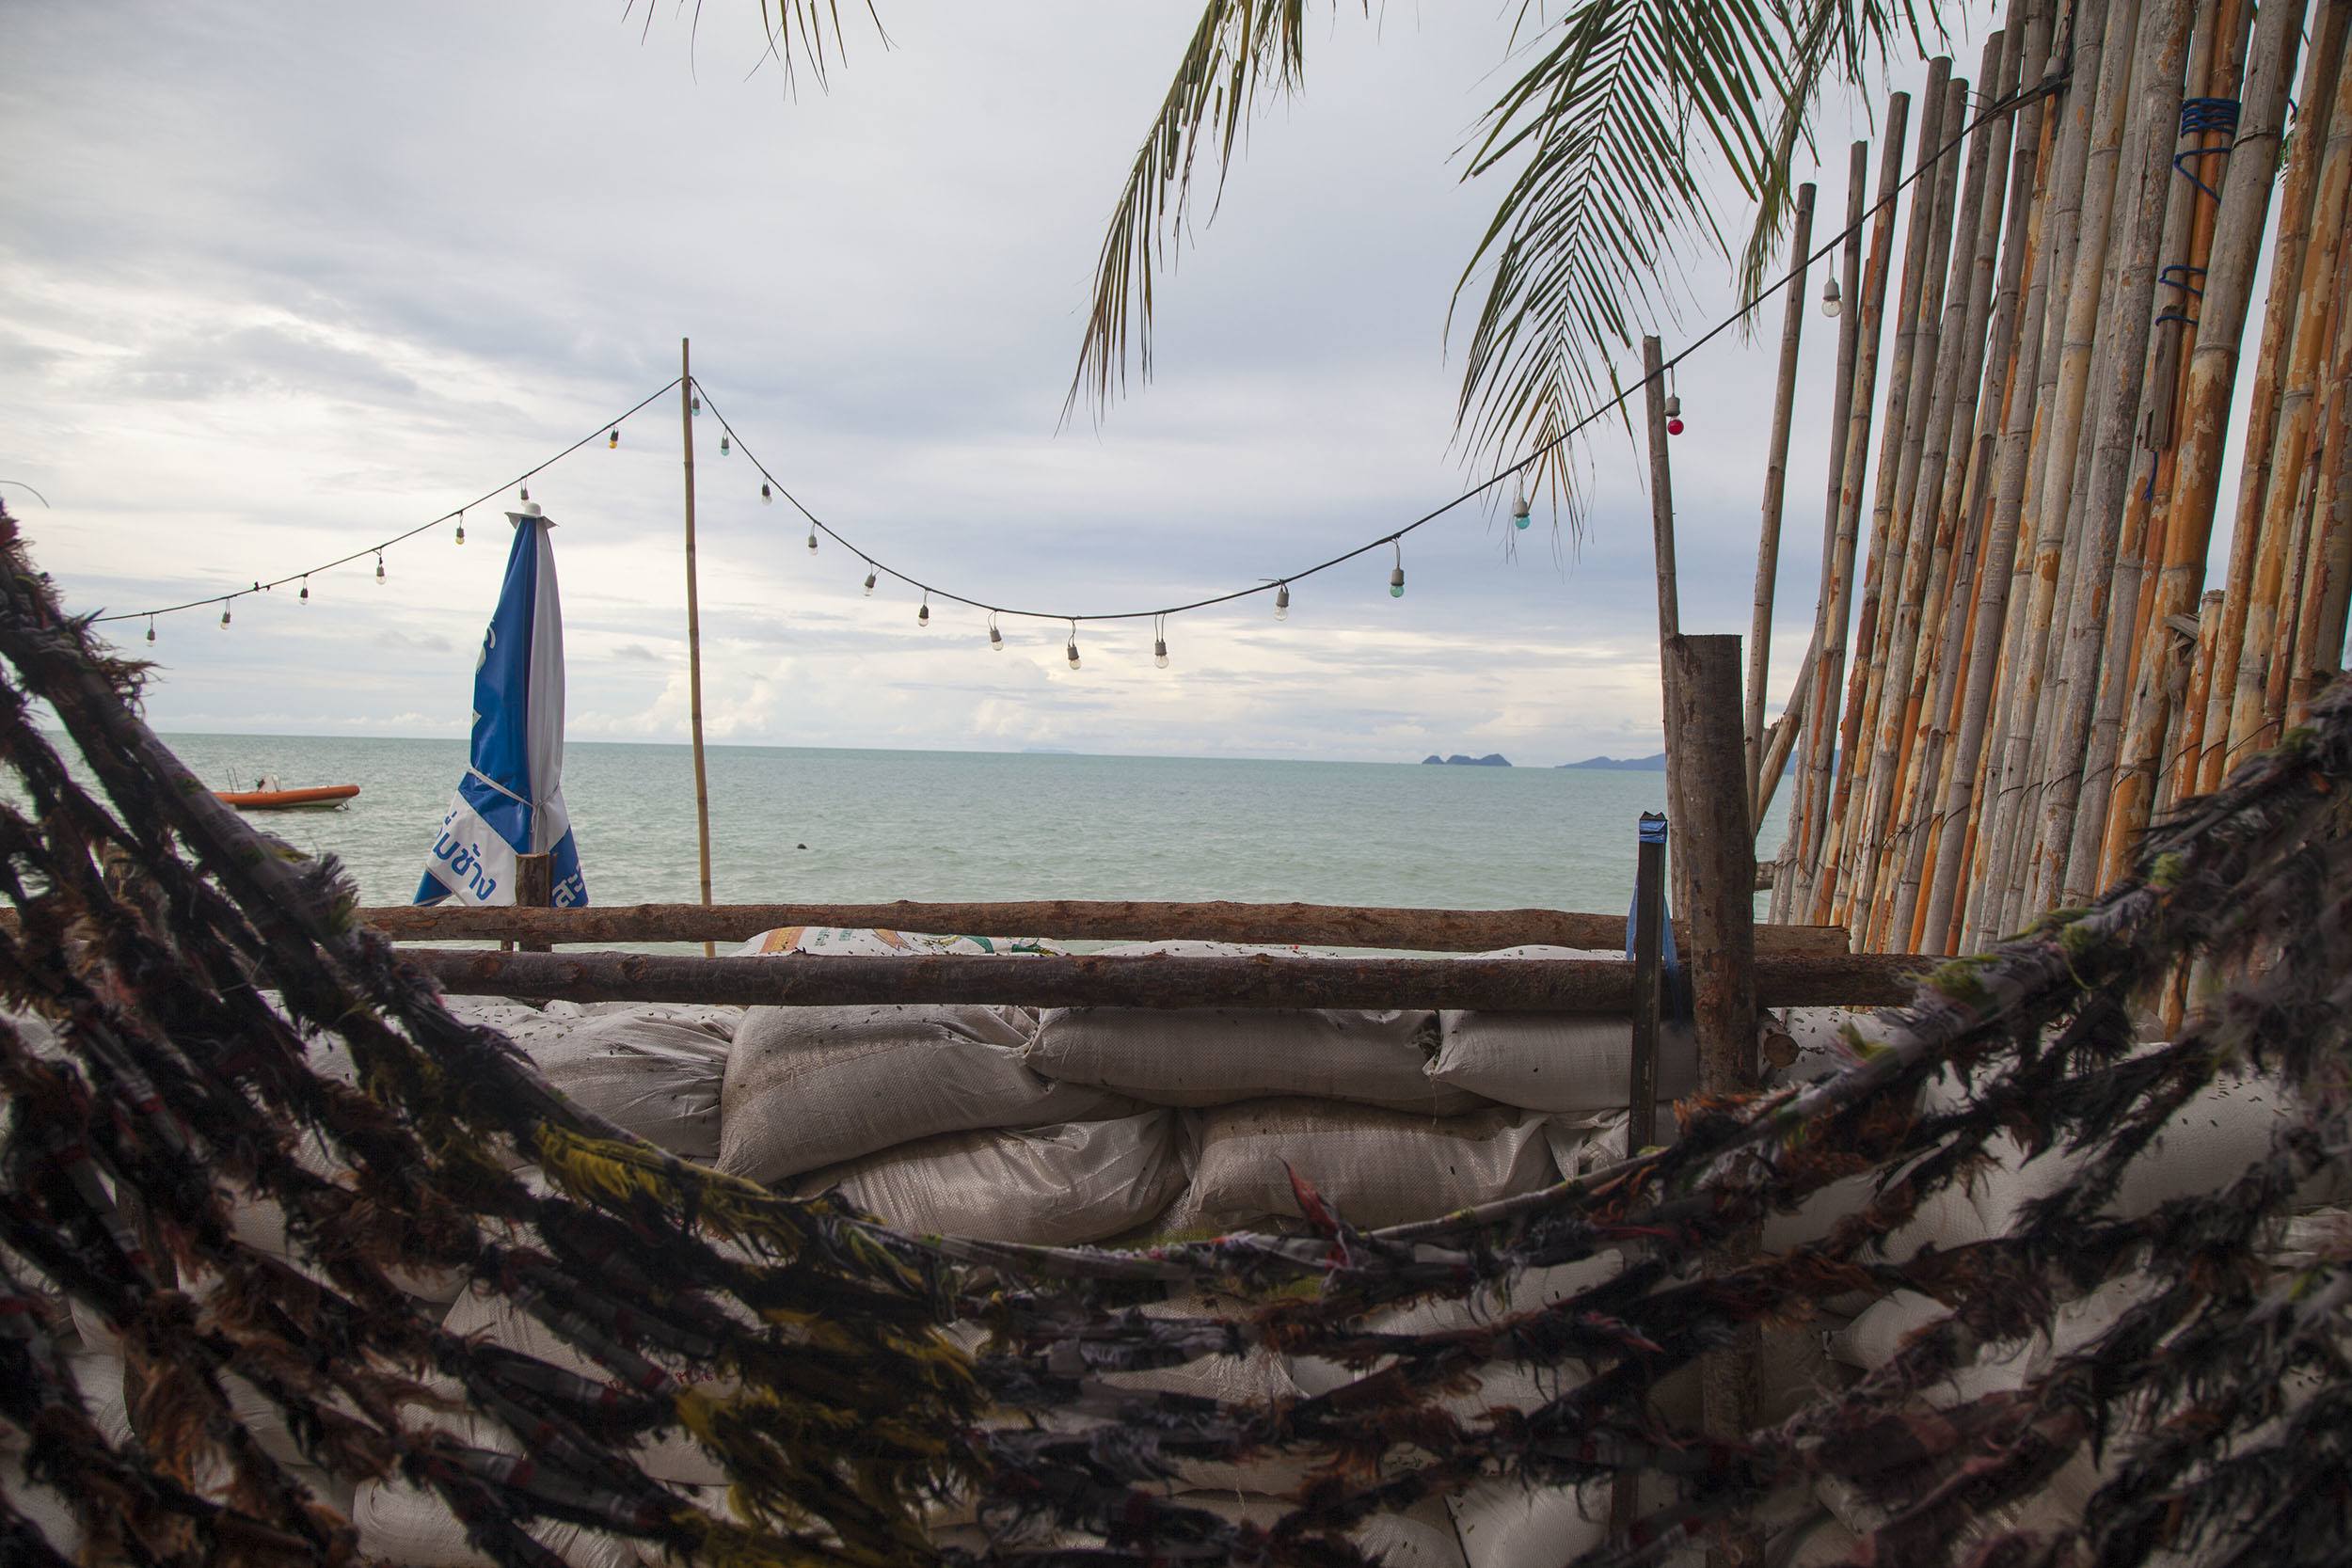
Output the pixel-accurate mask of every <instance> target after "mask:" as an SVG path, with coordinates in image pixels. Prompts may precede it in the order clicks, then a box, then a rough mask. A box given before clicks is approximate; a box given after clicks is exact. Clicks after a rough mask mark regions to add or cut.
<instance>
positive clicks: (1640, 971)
mask: <svg viewBox="0 0 2352 1568" xmlns="http://www.w3.org/2000/svg"><path fill="white" fill-rule="evenodd" d="M1666 820H1667V819H1666V818H1665V817H1663V816H1659V815H1658V813H1656V812H1654V811H1645V812H1644V813H1643V814H1642V820H1641V837H1640V841H1639V843H1638V844H1637V846H1636V847H1635V850H1634V859H1633V1064H1632V1065H1633V1072H1632V1077H1631V1080H1630V1082H1629V1084H1628V1085H1627V1087H1626V1093H1627V1100H1626V1105H1627V1110H1626V1145H1625V1148H1626V1153H1627V1154H1629V1155H1633V1154H1638V1153H1640V1152H1641V1151H1642V1150H1643V1149H1645V1148H1648V1147H1649V1146H1650V1145H1652V1144H1654V1143H1656V1142H1657V1141H1658V1025H1659V1006H1660V1003H1661V999H1662V995H1663V993H1662V990H1661V987H1662V985H1663V983H1664V980H1665V962H1664V960H1665V952H1664V947H1665V942H1664V935H1665V929H1666Z"/></svg>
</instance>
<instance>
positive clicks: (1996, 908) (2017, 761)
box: [1967, 0, 2125, 947]
mask: <svg viewBox="0 0 2352 1568" xmlns="http://www.w3.org/2000/svg"><path fill="white" fill-rule="evenodd" d="M2124 3H2125V0H2115V5H2114V6H2112V7H2111V6H2110V5H2109V4H2108V0H2085V3H2084V4H2083V5H2081V6H2080V7H2079V8H2077V9H2076V11H2075V12H2074V16H2073V17H2072V19H2071V21H2070V24H2069V32H2070V39H2069V41H2068V44H2067V47H2066V49H2065V50H2063V51H2061V50H2058V49H2057V48H2056V47H2053V50H2052V54H2053V55H2056V56H2058V57H2061V58H2067V57H2071V59H2072V61H2073V69H2072V72H2071V76H2070V81H2069V85H2068V87H2066V89H2065V94H2064V96H2063V97H2062V98H2061V99H2060V100H2059V101H2058V103H2059V107H2058V111H2057V113H2056V117H2055V118H2056V121H2057V132H2056V135H2057V146H2056V151H2055V160H2056V161H2055V166H2054V168H2053V170H2052V173H2051V176H2050V182H2049V214H2048V217H2047V219H2046V220H2045V223H2044V228H2043V234H2042V258H2043V259H2044V260H2046V261H2047V262H2048V265H2047V268H2046V273H2047V277H2048V282H2047V284H2046V286H2045V288H2044V292H2043V296H2042V307H2043V321H2042V333H2041V356H2040V364H2039V366H2038V367H2037V370H2038V373H2037V377H2036V380H2035V382H2034V396H2033V401H2032V404H2031V435H2030V439H2029V440H2028V441H2027V443H2026V447H2025V449H2024V460H2025V462H2026V472H2025V474H2024V476H2023V478H2022V481H2021V483H2022V484H2023V486H2024V488H2023V492H2022V499H2021V501H2020V507H2021V510H2020V513H2019V520H2018V548H2019V551H2020V552H2021V554H2022V555H2023V557H2024V569H2023V571H2022V573H2021V574H2019V575H2017V576H2015V577H2013V578H2012V581H2011V584H2010V599H2011V601H2012V602H2013V603H2018V602H2020V600H2021V595H2020V594H2019V592H2018V591H2019V590H2020V589H2023V590H2024V593H2023V595H2022V603H2021V610H2022V612H2021V613H2018V614H2014V615H2011V616H2010V618H2009V622H2010V628H2011V630H2010V634H2009V636H2008V639H2007V641H2006V645H2005V647H2004V649H2003V651H2002V656H2001V662H2002V666H2003V668H2004V670H2005V671H2006V675H2005V678H2004V681H2003V697H2002V702H2001V705H2000V709H1999V715H1998V719H1997V728H1996V732H1995V736H1994V742H1993V744H1994V762H1993V764H1992V766H1991V767H1989V768H1988V769H1987V772H1986V788H1987V790H1989V791H1990V792H1991V797H1990V799H1986V800H1982V802H1981V804H1980V806H1979V810H1980V811H1982V812H1984V813H1986V814H1987V815H1988V816H1989V817H1990V828H1991V831H1990V832H1979V835H1978V845H1977V855H1978V869H1977V874H1976V875H1975V877H1974V878H1973V879H1971V889H1970V894H1969V911H1970V912H1969V916H1968V920H1967V929H1968V943H1967V944H1968V945H1969V946H1972V947H1973V946H1977V945H1979V944H1981V943H1982V942H1986V941H1989V940H1990V939H1991V935H1992V933H1994V931H1996V930H2004V929H2011V928H2013V927H2010V914H2011V913H2012V912H2013V906H2014V904H2015V903H2016V901H2017V900H2016V888H2015V881H2014V879H2013V877H2012V875H2011V870H2012V865H2013V863H2014V860H2015V857H2016V846H2017V840H2018V838H2019V837H2020V836H2021V835H2020V832H2019V826H2020V824H2021V822H2022V821H2023V820H2024V819H2025V816H2026V800H2027V797H2026V786H2027V781H2028V775H2029V774H2030V773H2031V771H2032V769H2033V766H2034V762H2035V758H2034V753H2033V750H2032V740H2033V734H2034V726H2035V721H2036V719H2037V717H2038V704H2039V698H2040V695H2041V689H2042V671H2043V667H2044V662H2045V651H2046V649H2047V646H2048V639H2049V627H2050V618H2051V616H2052V614H2053V608H2052V607H2053V605H2054V604H2055V602H2056V599H2057V593H2058V576H2059V570H2060V564H2061V554H2062V548H2063V546H2064V543H2065V522H2066V517H2065V508H2064V507H2063V506H2062V505H2059V506H2053V505H2049V504H2047V502H2048V500H2049V498H2050V495H2051V486H2050V484H2049V483H2047V482H2048V478H2049V473H2050V470H2051V469H2052V468H2053V467H2057V466H2058V462H2059V459H2058V448H2059V446H2060V444H2061V443H2060V441H2059V439H2058V403H2059V400H2058V383H2059V379H2060V371H2061V360H2062V358H2063V356H2062V354H2061V352H2060V351H2061V349H2062V347H2063V345H2064V341H2065V338H2066V331H2067V321H2068V312H2069V307H2070V304H2071V300H2072V295H2073V285H2074V275H2075V265H2076V261H2077V258H2078V254H2079V252H2080V250H2081V248H2082V227H2083V206H2084V201H2085V197H2086V193H2087V191H2088V189H2089V183H2090V181H2089V168H2090V145H2091V133H2092V124H2093V119H2094V116H2095V111H2096V109H2097V105H2098V96H2099V95H2098V83H2099V78H2100V74H2101V72H2102V71H2104V69H2105V63H2106V56H2107V53H2108V50H2107V33H2108V27H2109V24H2110V22H2111V21H2112V20H2113V19H2112V17H2111V16H2110V11H2111V10H2112V9H2114V8H2117V7H2121V6H2122V4H2124ZM2064 445H2065V446H2066V449H2067V458H2066V460H2067V461H2070V462H2071V460H2072V450H2073V443H2072V440H2071V438H2070V439H2069V440H2068V441H2067V442H2065V443H2064Z"/></svg>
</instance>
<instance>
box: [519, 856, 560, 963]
mask: <svg viewBox="0 0 2352 1568" xmlns="http://www.w3.org/2000/svg"><path fill="white" fill-rule="evenodd" d="M554 902H555V857H554V856H553V855H516V857H515V907H516V909H523V910H544V909H546V908H547V907H548V906H549V905H550V904H552V903H554ZM515 946H516V951H518V952H523V953H545V952H547V951H548V944H547V943H546V942H531V941H521V942H516V944H515Z"/></svg>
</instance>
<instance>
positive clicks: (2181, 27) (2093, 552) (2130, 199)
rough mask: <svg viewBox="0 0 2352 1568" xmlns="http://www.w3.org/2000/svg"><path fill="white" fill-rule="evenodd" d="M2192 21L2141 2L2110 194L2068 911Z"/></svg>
mask: <svg viewBox="0 0 2352 1568" xmlns="http://www.w3.org/2000/svg"><path fill="white" fill-rule="evenodd" d="M2195 15H2196V6H2195V5H2194V4H2192V0H2151V4H2150V5H2149V6H2148V7H2147V8H2145V10H2144V11H2143V13H2142V16H2141V25H2140V37H2139V46H2138V49H2137V55H2138V59H2139V82H2138V87H2137V99H2138V103H2137V107H2136V108H2135V109H2134V111H2133V120H2134V125H2133V131H2132V135H2131V141H2130V144H2129V146H2128V148H2127V150H2126V152H2125V156H2124V158H2123V160H2122V168H2123V176H2122V182H2121V183H2122V190H2121V191H2119V193H2118V195H2119V209H2120V210H2119V219H2120V220H2122V221H2124V222H2127V223H2128V228H2127V229H2125V230H2123V231H2122V234H2121V235H2120V239H2121V245H2119V250H2120V253H2121V261H2122V264H2121V266H2120V267H2119V268H2118V272H2117V277H2118V287H2117V289H2116V291H2115V293H2114V294H2113V296H2112V303H2113V309H2114V310H2115V331H2114V338H2113V341H2112V342H2111V343H2110V344H2109V346H2108V362H2107V366H2106V388H2104V395H2103V397H2102V400H2101V403H2100V407H2099V423H2098V427H2097V429H2098V436H2097V446H2096V448H2095V449H2094V451H2093V452H2092V456H2091V466H2090V493H2089V497H2088V499H2087V501H2086V509H2087V510H2086V526H2085V528H2084V530H2083V535H2084V539H2085V542H2086V544H2087V545H2088V546H2089V548H2088V553H2087V556H2086V559H2085V562H2084V570H2083V575H2082V577H2081V578H2080V579H2079V580H2078V583H2077V589H2078V591H2077V593H2076V594H2075V599H2074V605H2075V612H2074V614H2073V615H2072V616H2070V617H2069V619H2068V625H2067V636H2068V644H2067V650H2066V657H2067V675H2066V694H2067V700H2066V706H2065V708H2064V709H2063V710H2062V711H2061V713H2060V716H2059V717H2060V721H2061V722H2060V727H2059V731H2058V736H2059V740H2058V751H2057V752H2056V759H2057V765H2058V766H2059V767H2061V768H2064V770H2063V771H2061V772H2059V773H2058V774H2057V775H2056V776H2055V777H2054V778H2053V780H2052V788H2051V791H2050V794H2049V795H2048V797H2047V798H2046V799H2045V800H2044V802H2043V807H2042V811H2043V823H2044V832H2043V839H2042V843H2043V850H2042V852H2043V855H2044V856H2045V860H2046V866H2047V869H2046V870H2045V872H2044V879H2045V886H2048V887H2054V888H2057V889H2058V890H2059V895H2058V896H2059V899H2060V901H2061V902H2064V903H2069V904H2073V903H2080V902H2083V901H2085V900H2087V899H2088V898H2089V897H2090V895H2091V893H2092V892H2093V891H2095V889H2096V886H2097V882H2098V875H2099V850H2100V845H2101V835H2102V833H2103V832H2104V831H2105V829H2106V808H2107V796H2108V791H2109V789H2110V788H2111V786H2112V784H2113V782H2114V773H2115V756H2116V752H2117V750H2118V749H2119V747H2120V745H2121V743H2122V716H2123V707H2124V704H2125V701H2126V699H2127V698H2128V696H2129V693H2130V680H2131V673H2132V669H2133V665H2134V658H2133V648H2132V645H2131V641H2130V640H2131V638H2132V635H2133V634H2134V633H2135V632H2136V631H2137V629H2138V610H2139V567H2140V560H2141V555H2142V552H2143V550H2144V546H2143V545H2141V544H2140V543H2139V542H2138V541H2134V542H2133V544H2132V547H2131V548H2130V549H2128V550H2127V549H2126V548H2125V547H2124V538H2123V520H2124V515H2125V514H2126V512H2127V510H2128V508H2127V506H2126V499H2127V495H2128V487H2129V486H2130V484H2131V483H2132V470H2133V467H2134V466H2135V461H2136V449H2137V439H2136V437H2137V432H2138V428H2139V410H2140V404H2141V399H2142V398H2143V396H2144V395H2145V394H2146V392H2147V389H2148V373H2149V365H2148V359H2149V355H2148V343H2149V336H2150V332H2151V329H2152V327H2153V312H2154V309H2155V293H2156V266H2157V261H2158V253H2159V249H2160V247H2161V246H2162V245H2163V242H2164V233H2165V227H2166V215H2167V210H2168V208H2169V205H2170V203H2171V201H2172V199H2173V197H2174V195H2175V193H2176V192H2177V191H2181V190H2183V189H2185V187H2184V186H2183V185H2182V184H2181V182H2179V180H2178V179H2177V178H2176V177H2175V176H2174V174H2173V171H2172V145H2173V142H2174V140H2175V135H2176V131H2175V128H2176V127H2177V126H2178V125H2179V123H2180V118H2181V98H2182V82H2183V79H2184V72H2185V69H2186V66H2187V61H2188V33H2189V25H2190V23H2191V22H2192V20H2193V19H2194V17H2195ZM2151 471H2152V472H2153V469H2152V470H2151Z"/></svg>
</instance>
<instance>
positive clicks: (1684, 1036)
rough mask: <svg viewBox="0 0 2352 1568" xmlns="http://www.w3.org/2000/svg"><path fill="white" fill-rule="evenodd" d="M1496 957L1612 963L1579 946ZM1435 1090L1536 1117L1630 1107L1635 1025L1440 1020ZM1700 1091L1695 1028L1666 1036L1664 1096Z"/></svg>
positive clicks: (1507, 1016) (1559, 1018)
mask: <svg viewBox="0 0 2352 1568" xmlns="http://www.w3.org/2000/svg"><path fill="white" fill-rule="evenodd" d="M1480 957H1482V958H1612V959H1617V960H1619V961H1623V956H1622V955H1621V954H1616V953H1602V952H1593V951H1588V950H1586V949H1583V948H1578V947H1543V946H1530V947H1506V948H1504V949H1502V951H1500V952H1496V953H1486V954H1481V955H1480ZM1438 1025H1439V1029H1440V1031H1441V1041H1440V1043H1439V1046H1438V1056H1437V1060H1436V1061H1435V1062H1433V1063H1431V1064H1430V1068H1429V1076H1430V1079H1431V1080H1432V1081H1433V1082H1435V1083H1439V1084H1447V1085H1453V1086H1454V1087H1455V1088H1458V1089H1463V1090H1466V1091H1468V1092H1470V1093H1471V1094H1475V1095H1478V1096H1480V1097H1481V1098H1483V1099H1486V1100H1491V1101H1498V1102H1499V1103H1502V1104H1504V1105H1517V1106H1519V1107H1521V1108H1522V1109H1525V1110H1531V1111H1598V1110H1606V1109H1609V1108H1611V1107H1613V1106H1619V1105H1623V1104H1624V1103H1625V1102H1626V1101H1627V1099H1628V1098H1629V1092H1630V1085H1631V1082H1632V1066H1633V1020H1632V1019H1631V1018H1630V1017H1629V1016H1628V1015H1625V1014H1618V1013H1518V1012H1475V1011H1468V1010H1460V1009H1448V1010H1447V1011H1445V1012H1442V1013H1440V1014H1438ZM1697 1086H1698V1044H1697V1038H1696V1037H1695V1036H1693V1035H1692V1033H1691V1030H1690V1026H1689V1025H1687V1024H1669V1025H1667V1026H1666V1027H1664V1028H1662V1029H1661V1031H1660V1032H1659V1040H1658V1094H1659V1098H1660V1099H1661V1100H1675V1099H1679V1098H1680V1097H1682V1096H1684V1095H1687V1094H1689V1093H1691V1092H1692V1090H1693V1089H1694V1088H1696V1087H1697Z"/></svg>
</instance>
